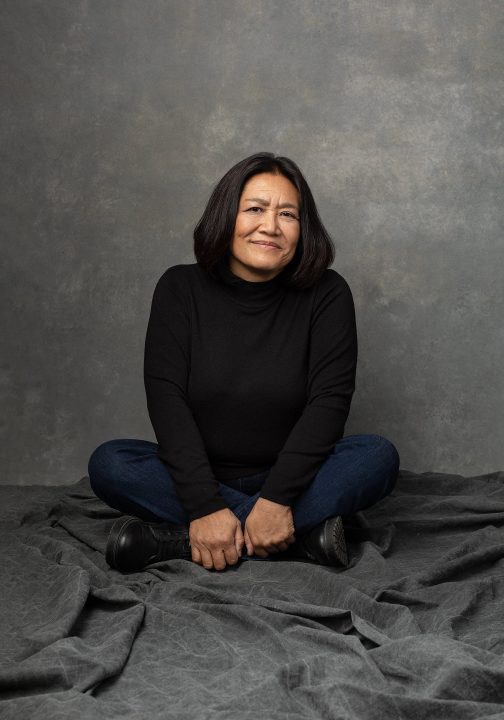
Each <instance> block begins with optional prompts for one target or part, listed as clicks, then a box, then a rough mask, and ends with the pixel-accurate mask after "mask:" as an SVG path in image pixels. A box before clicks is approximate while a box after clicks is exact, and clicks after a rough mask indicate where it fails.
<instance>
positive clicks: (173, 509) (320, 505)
mask: <svg viewBox="0 0 504 720" xmlns="http://www.w3.org/2000/svg"><path fill="white" fill-rule="evenodd" d="M157 449H158V446H157V444H156V443H153V442H149V441H147V440H134V439H133V440H129V439H118V440H109V441H107V442H104V443H103V444H102V445H100V446H99V447H97V448H96V450H95V451H94V452H93V454H92V455H91V457H90V459H89V466H88V474H89V478H90V481H91V487H92V488H93V491H94V492H95V494H96V495H97V496H98V497H99V498H101V499H102V500H103V501H104V502H105V503H107V504H108V505H110V506H111V507H113V508H115V509H117V510H120V511H121V512H124V513H126V514H129V515H135V516H136V517H139V518H142V519H143V520H151V521H164V520H166V521H169V522H173V523H177V524H180V525H187V524H188V522H189V521H188V517H187V515H186V513H185V511H184V509H183V508H182V506H181V504H180V502H179V500H178V497H177V494H176V491H175V486H174V484H173V481H172V479H171V476H170V473H169V471H168V469H167V468H166V465H165V464H164V463H163V462H162V461H161V460H160V459H159V457H158V456H157ZM398 471H399V455H398V453H397V450H396V449H395V447H394V446H393V445H392V443H390V442H389V441H388V440H386V439H385V438H383V437H380V436H379V435H349V436H347V437H344V438H342V439H341V440H339V441H338V442H337V443H336V445H335V446H334V449H333V452H332V453H331V454H330V455H329V456H328V457H327V459H326V461H325V462H324V464H323V465H322V466H321V468H320V470H319V471H318V473H317V474H316V476H315V477H314V479H313V480H312V482H311V484H310V485H309V486H308V488H307V489H306V490H305V491H304V492H303V493H302V494H301V495H300V496H299V498H298V499H297V500H296V502H295V504H294V505H293V507H292V512H293V516H294V527H295V530H296V534H297V535H302V534H303V533H305V532H308V531H309V530H311V529H312V528H313V527H315V526H316V525H318V524H319V523H320V522H322V521H323V520H325V519H326V518H329V517H333V516H335V515H342V516H345V515H351V514H353V513H355V512H357V511H358V510H363V509H364V508H366V507H369V506H370V505H373V504H374V503H376V502H377V501H378V500H380V499H381V498H383V497H385V496H386V495H388V494H389V493H390V492H391V491H392V489H393V487H394V485H395V482H396V479H397V474H398ZM268 472H269V470H265V471H264V472H262V473H259V474H257V475H252V476H248V477H240V478H236V479H234V480H226V481H225V482H223V481H220V483H219V484H220V491H221V494H222V496H223V498H224V500H225V501H226V503H227V504H228V506H229V508H230V509H231V510H232V511H233V512H234V514H235V515H236V516H237V517H238V518H239V519H240V521H241V522H242V525H244V524H245V520H246V518H247V515H248V514H249V512H250V511H251V510H252V508H253V506H254V503H255V502H256V500H257V498H258V497H259V493H260V490H261V487H262V484H263V483H264V481H265V479H266V477H267V475H268Z"/></svg>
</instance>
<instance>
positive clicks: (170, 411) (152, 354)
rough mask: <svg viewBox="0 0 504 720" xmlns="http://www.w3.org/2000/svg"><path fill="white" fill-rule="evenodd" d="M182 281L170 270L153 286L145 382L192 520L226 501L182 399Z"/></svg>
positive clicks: (185, 331)
mask: <svg viewBox="0 0 504 720" xmlns="http://www.w3.org/2000/svg"><path fill="white" fill-rule="evenodd" d="M184 283H185V278H183V277H180V275H179V276H177V271H176V268H170V269H168V270H167V271H166V272H165V273H164V275H163V276H162V277H161V278H160V280H159V281H158V283H157V285H156V288H155V290H154V295H153V298H152V306H151V313H150V318H149V323H148V326H147V334H146V338H145V355H144V383H145V392H146V396H147V408H148V412H149V417H150V419H151V422H152V427H153V428H154V433H155V435H156V439H157V442H158V444H159V452H158V454H159V457H160V458H161V460H162V461H163V462H164V463H166V466H167V468H168V470H169V472H170V474H171V477H172V479H173V482H174V483H175V487H176V490H177V495H178V496H179V499H180V502H181V503H182V505H183V507H184V509H185V510H186V512H187V514H188V516H189V519H190V520H194V519H196V518H199V517H202V516H204V515H208V514H210V513H212V512H216V511H218V510H222V509H224V508H226V507H227V505H226V503H225V501H224V499H223V498H222V496H221V494H220V492H219V486H218V483H217V480H216V479H215V476H214V474H213V471H212V468H211V466H210V463H209V460H208V457H207V453H206V450H205V446H204V443H203V439H202V437H201V433H200V431H199V428H198V426H197V425H196V421H195V419H194V417H193V414H192V412H191V409H190V407H189V404H188V400H187V383H188V377H189V368H190V361H191V358H190V347H191V340H190V338H191V335H190V333H191V314H190V307H189V296H188V292H187V288H186V287H185V286H184Z"/></svg>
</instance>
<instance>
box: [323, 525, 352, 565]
mask: <svg viewBox="0 0 504 720" xmlns="http://www.w3.org/2000/svg"><path fill="white" fill-rule="evenodd" d="M324 531H325V546H326V548H330V550H329V551H328V552H327V555H328V557H329V558H330V560H331V561H334V560H336V561H337V562H338V564H340V565H342V566H343V567H348V551H347V546H346V540H345V531H344V529H343V522H342V520H341V517H339V516H338V517H335V518H333V519H332V520H330V521H328V522H327V523H326V526H325V528H324Z"/></svg>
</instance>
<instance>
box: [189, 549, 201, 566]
mask: <svg viewBox="0 0 504 720" xmlns="http://www.w3.org/2000/svg"><path fill="white" fill-rule="evenodd" d="M191 556H192V560H193V562H195V563H197V564H198V565H201V564H202V563H201V553H200V551H199V548H197V547H195V546H194V545H191Z"/></svg>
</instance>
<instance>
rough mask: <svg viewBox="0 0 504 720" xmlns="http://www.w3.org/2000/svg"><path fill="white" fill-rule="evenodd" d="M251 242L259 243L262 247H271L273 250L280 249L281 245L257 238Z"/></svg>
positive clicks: (253, 243)
mask: <svg viewBox="0 0 504 720" xmlns="http://www.w3.org/2000/svg"><path fill="white" fill-rule="evenodd" d="M250 242H251V243H252V245H259V246H260V247H264V248H270V249H271V250H280V248H279V246H278V245H275V243H268V242H259V241H257V240H251V241H250Z"/></svg>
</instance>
